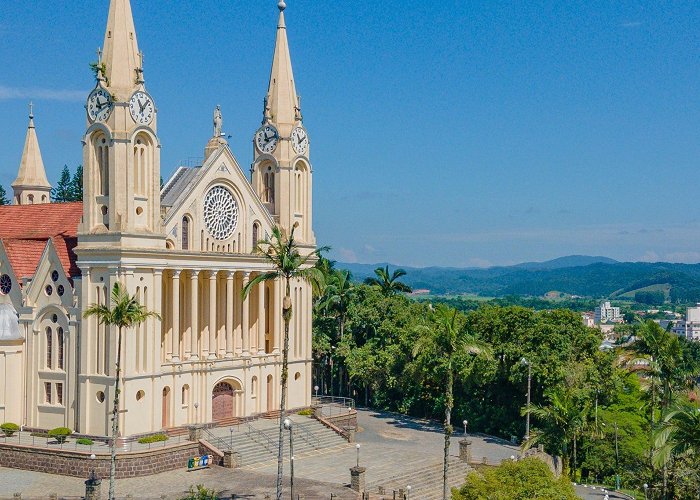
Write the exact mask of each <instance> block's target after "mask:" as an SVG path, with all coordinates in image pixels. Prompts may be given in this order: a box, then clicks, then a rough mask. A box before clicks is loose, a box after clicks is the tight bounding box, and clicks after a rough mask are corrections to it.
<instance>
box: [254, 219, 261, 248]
mask: <svg viewBox="0 0 700 500" xmlns="http://www.w3.org/2000/svg"><path fill="white" fill-rule="evenodd" d="M259 240H260V224H258V223H257V222H254V223H253V252H255V249H256V248H257V247H258V241H259Z"/></svg>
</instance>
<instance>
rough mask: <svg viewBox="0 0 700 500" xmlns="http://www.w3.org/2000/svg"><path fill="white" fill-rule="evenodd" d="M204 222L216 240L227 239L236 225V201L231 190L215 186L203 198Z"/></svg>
mask: <svg viewBox="0 0 700 500" xmlns="http://www.w3.org/2000/svg"><path fill="white" fill-rule="evenodd" d="M204 223H205V224H206V226H207V229H208V230H209V233H210V234H211V235H212V236H213V237H214V238H216V239H217V240H227V239H229V238H230V237H231V235H233V232H234V231H235V230H236V226H237V225H238V203H236V200H235V198H234V197H233V195H232V194H231V191H229V190H228V189H226V188H225V187H223V186H215V187H213V188H211V189H210V190H209V192H208V193H207V195H206V197H205V198H204Z"/></svg>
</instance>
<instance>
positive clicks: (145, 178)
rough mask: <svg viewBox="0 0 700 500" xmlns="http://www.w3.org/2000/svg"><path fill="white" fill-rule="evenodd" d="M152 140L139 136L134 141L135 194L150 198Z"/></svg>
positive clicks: (143, 135) (142, 135) (145, 136)
mask: <svg viewBox="0 0 700 500" xmlns="http://www.w3.org/2000/svg"><path fill="white" fill-rule="evenodd" d="M150 145H151V139H150V138H149V137H148V136H147V135H145V134H139V135H138V136H136V139H135V140H134V194H136V195H137V196H144V197H145V196H148V191H149V189H150V183H149V178H150V172H151V171H152V170H151V155H150V151H151V148H150Z"/></svg>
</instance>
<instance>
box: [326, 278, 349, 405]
mask: <svg viewBox="0 0 700 500" xmlns="http://www.w3.org/2000/svg"><path fill="white" fill-rule="evenodd" d="M354 294H355V288H354V287H353V285H352V275H351V274H350V271H347V270H345V269H343V270H339V271H336V270H333V272H332V273H331V274H330V275H329V276H328V277H327V281H326V284H325V289H324V294H323V298H322V299H321V303H320V304H319V306H320V307H321V308H322V310H324V311H326V312H327V313H330V315H331V316H333V317H335V319H336V321H337V322H338V338H337V339H336V342H342V341H343V335H344V333H345V323H346V321H347V317H348V308H349V307H350V303H351V301H352V297H353V295H354ZM338 370H339V372H340V373H339V374H338V386H339V387H338V389H339V391H338V392H339V394H340V395H341V396H342V395H343V389H342V387H343V385H344V383H343V379H344V375H343V368H342V365H341V364H339V366H338ZM348 385H349V383H348ZM348 390H349V389H348Z"/></svg>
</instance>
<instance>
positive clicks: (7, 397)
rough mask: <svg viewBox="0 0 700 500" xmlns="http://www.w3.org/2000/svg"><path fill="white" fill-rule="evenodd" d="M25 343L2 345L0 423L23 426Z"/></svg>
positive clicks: (15, 342)
mask: <svg viewBox="0 0 700 500" xmlns="http://www.w3.org/2000/svg"><path fill="white" fill-rule="evenodd" d="M23 365H24V341H23V340H19V341H12V342H9V341H8V342H5V343H2V344H0V423H3V422H13V423H15V424H17V425H21V424H22V394H23V390H22V389H23V387H24V379H23V376H22V375H23V370H22V368H23Z"/></svg>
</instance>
